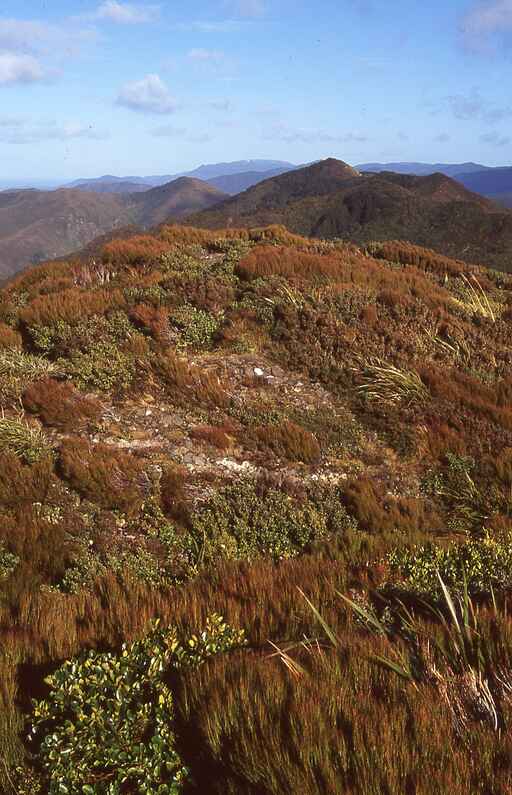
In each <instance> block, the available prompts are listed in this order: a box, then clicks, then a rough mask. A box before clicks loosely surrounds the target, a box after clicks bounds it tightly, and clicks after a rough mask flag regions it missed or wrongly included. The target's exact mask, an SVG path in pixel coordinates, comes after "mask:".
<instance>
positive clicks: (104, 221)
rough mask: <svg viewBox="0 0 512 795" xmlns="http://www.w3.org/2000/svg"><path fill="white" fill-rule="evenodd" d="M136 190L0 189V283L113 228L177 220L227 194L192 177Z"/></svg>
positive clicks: (102, 184) (208, 205)
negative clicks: (117, 191)
mask: <svg viewBox="0 0 512 795" xmlns="http://www.w3.org/2000/svg"><path fill="white" fill-rule="evenodd" d="M118 184H119V185H120V186H123V185H124V183H122V182H120V183H118ZM96 187H98V188H100V189H101V188H102V187H105V186H104V183H99V185H98V186H96ZM135 191H136V192H134V193H126V192H124V191H123V192H120V193H115V194H114V193H111V192H108V193H107V192H105V193H104V192H95V193H88V192H86V191H83V190H79V189H78V188H75V189H72V190H66V189H60V190H55V191H37V190H19V191H3V192H0V281H2V280H3V279H5V278H6V277H9V276H12V275H13V274H15V273H16V272H17V271H19V270H23V269H24V268H26V267H28V266H30V265H31V264H35V263H37V262H41V261H44V260H46V259H49V258H52V257H62V256H65V255H67V254H69V253H71V252H73V251H77V250H78V249H81V248H83V247H84V246H86V245H87V244H88V243H90V242H91V241H92V240H95V239H96V238H97V237H99V236H101V235H104V234H105V233H108V232H111V231H113V230H116V229H122V228H124V227H127V226H130V225H136V226H138V227H141V226H142V227H145V226H155V225H156V224H159V223H162V222H163V221H169V219H171V218H172V219H179V218H181V217H182V216H184V215H188V214H189V213H191V212H195V211H197V210H201V209H203V208H205V207H210V206H211V205H212V204H215V203H216V202H218V201H220V200H221V199H223V198H224V197H225V194H224V193H223V192H222V191H220V190H218V189H217V188H215V187H214V186H213V185H209V184H208V183H206V182H201V181H200V180H197V179H188V178H181V179H178V180H175V181H173V182H170V183H168V184H166V185H163V186H161V187H157V188H153V189H152V190H145V191H144V192H140V186H137V185H136V186H135Z"/></svg>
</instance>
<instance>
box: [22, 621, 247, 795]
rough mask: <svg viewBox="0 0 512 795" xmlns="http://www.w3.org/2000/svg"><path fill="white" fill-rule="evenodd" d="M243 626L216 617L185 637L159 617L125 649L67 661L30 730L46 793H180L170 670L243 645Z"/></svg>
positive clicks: (184, 774)
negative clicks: (238, 628) (238, 627)
mask: <svg viewBox="0 0 512 795" xmlns="http://www.w3.org/2000/svg"><path fill="white" fill-rule="evenodd" d="M244 642H245V639H244V633H243V631H236V630H234V629H232V628H231V627H229V626H228V625H227V624H225V623H224V621H223V619H222V618H221V616H219V615H216V614H214V615H212V616H211V617H210V618H209V619H208V620H207V623H206V626H205V628H204V629H203V630H202V631H201V632H199V633H198V634H196V635H192V636H191V637H189V638H181V637H180V636H179V635H178V632H177V631H176V629H174V628H168V629H161V628H160V627H159V625H158V622H156V623H155V624H154V625H153V627H152V629H151V631H150V632H149V633H148V634H147V635H146V637H144V638H143V639H142V640H140V641H136V642H135V643H133V644H131V645H130V646H126V645H125V646H123V648H122V651H121V653H120V654H114V653H110V652H109V653H97V652H92V651H91V652H89V653H88V654H86V655H84V656H82V657H80V658H78V659H76V660H71V661H68V662H66V663H64V665H63V666H61V668H59V669H58V670H57V671H56V672H55V673H54V674H53V675H52V676H50V677H49V678H48V679H47V680H46V681H47V684H48V685H49V687H50V694H49V696H48V698H47V699H46V700H45V701H42V702H39V703H38V704H36V705H35V709H34V716H33V728H32V734H33V735H34V736H35V737H36V738H40V739H41V744H40V747H39V749H38V751H37V761H38V763H39V764H40V765H41V767H42V769H43V771H44V779H45V784H46V786H47V789H46V790H45V791H47V792H48V793H49V795H61V793H70V795H71V794H75V793H76V794H77V795H78V793H86V795H103V793H105V795H118V794H119V793H122V792H138V793H141V795H143V794H144V793H145V794H146V795H157V793H158V795H177V793H180V792H182V790H183V786H184V784H185V782H186V781H187V780H188V778H189V773H188V770H187V768H186V767H185V766H184V764H183V763H182V761H181V759H180V757H179V755H178V753H177V751H176V748H175V734H174V701H173V696H172V692H171V690H170V688H169V685H168V681H167V677H168V673H169V670H170V669H173V668H181V667H183V666H197V665H199V664H201V663H202V662H203V661H204V660H206V659H208V658H209V657H211V656H212V655H215V654H220V653H225V652H228V651H230V650H231V649H234V648H237V647H239V646H241V645H243V644H244Z"/></svg>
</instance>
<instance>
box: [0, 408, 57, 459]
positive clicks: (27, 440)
mask: <svg viewBox="0 0 512 795" xmlns="http://www.w3.org/2000/svg"><path fill="white" fill-rule="evenodd" d="M0 452H2V453H14V455H16V456H17V457H18V458H20V459H21V460H22V461H24V462H25V463H27V464H35V463H36V462H38V461H40V460H41V459H43V458H46V457H48V456H50V455H51V446H50V444H49V442H48V439H47V438H46V436H45V434H44V433H43V431H41V430H40V429H39V428H36V427H35V426H33V425H29V424H28V423H27V422H25V421H24V420H23V419H8V418H7V417H2V418H0Z"/></svg>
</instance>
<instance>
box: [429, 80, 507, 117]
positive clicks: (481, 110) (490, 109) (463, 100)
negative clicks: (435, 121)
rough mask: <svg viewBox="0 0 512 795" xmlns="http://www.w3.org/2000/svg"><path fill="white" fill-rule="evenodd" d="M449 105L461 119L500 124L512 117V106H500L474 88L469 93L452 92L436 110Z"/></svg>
mask: <svg viewBox="0 0 512 795" xmlns="http://www.w3.org/2000/svg"><path fill="white" fill-rule="evenodd" d="M446 105H447V106H448V107H449V109H450V110H451V112H452V114H453V115H454V116H455V118H456V119H458V120H459V121H475V120H477V121H482V122H484V123H485V124H498V123H499V122H501V121H505V120H506V119H509V118H511V117H512V106H510V105H509V106H500V105H497V104H496V103H495V102H491V101H489V100H488V99H486V98H485V97H483V96H482V95H481V94H480V91H479V90H478V89H477V88H473V89H472V91H471V92H470V93H469V94H451V95H449V96H447V97H445V98H444V100H443V104H442V106H441V107H438V108H437V109H436V112H441V111H443V110H444V107H445V106H446Z"/></svg>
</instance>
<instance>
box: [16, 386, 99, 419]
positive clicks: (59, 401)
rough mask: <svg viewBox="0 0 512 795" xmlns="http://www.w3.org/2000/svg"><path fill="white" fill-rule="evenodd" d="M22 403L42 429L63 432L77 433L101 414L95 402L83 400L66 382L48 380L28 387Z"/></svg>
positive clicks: (85, 398) (89, 399)
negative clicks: (46, 427)
mask: <svg viewBox="0 0 512 795" xmlns="http://www.w3.org/2000/svg"><path fill="white" fill-rule="evenodd" d="M22 400H23V406H24V407H25V408H26V410H27V411H30V412H31V413H32V414H37V415H38V417H39V418H40V420H41V422H42V423H43V424H44V425H49V426H51V427H54V428H61V429H63V430H71V431H72V430H77V429H78V428H79V427H80V426H83V425H84V424H86V423H88V422H94V421H95V420H97V419H98V417H99V415H100V413H101V405H100V403H98V401H97V400H94V399H93V398H90V397H85V396H84V395H82V394H81V393H80V392H78V391H77V390H76V389H75V388H74V386H73V385H72V384H70V383H69V382H64V383H61V382H59V381H54V380H53V379H51V378H48V379H46V380H44V381H36V382H35V383H34V384H32V385H31V386H29V387H28V389H26V390H25V392H24V394H23V398H22Z"/></svg>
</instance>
